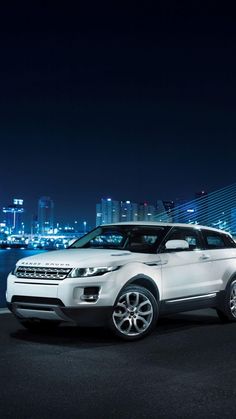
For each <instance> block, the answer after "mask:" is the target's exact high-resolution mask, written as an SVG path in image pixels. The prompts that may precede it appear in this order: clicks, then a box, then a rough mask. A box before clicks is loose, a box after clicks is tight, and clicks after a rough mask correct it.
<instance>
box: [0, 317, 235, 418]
mask: <svg viewBox="0 0 236 419" xmlns="http://www.w3.org/2000/svg"><path fill="white" fill-rule="evenodd" d="M235 337H236V324H227V325H222V324H221V323H220V322H219V321H218V318H217V317H216V316H215V314H214V311H210V310H204V311H201V312H192V313H187V314H185V313H184V314H179V315H176V316H172V317H169V318H165V319H162V320H161V321H160V323H159V326H158V327H157V329H156V330H155V331H154V333H153V334H152V335H151V336H150V337H148V338H146V339H144V340H142V341H139V342H136V343H124V342H122V341H119V340H118V339H116V338H114V337H113V336H112V335H110V333H109V332H107V331H105V330H101V329H77V328H75V327H73V326H72V327H71V326H61V327H60V328H59V329H58V330H57V331H56V332H54V333H53V334H42V333H41V334H32V333H30V332H28V331H27V330H24V329H23V328H22V326H20V325H19V324H18V322H17V320H16V319H14V317H13V316H12V315H11V314H1V315H0V417H1V418H3V419H5V418H19V419H21V418H24V419H28V418H29V419H32V418H41V419H44V418H61V417H62V418H80V419H82V418H106V419H115V418H119V419H123V418H127V419H132V418H135V419H139V418H189V417H191V418H195V417H196V418H209V417H217V418H218V417H219V418H220V417H221V416H222V417H224V418H225V417H231V418H232V417H236V403H235V396H236V339H235Z"/></svg>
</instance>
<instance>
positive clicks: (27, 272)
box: [15, 266, 71, 281]
mask: <svg viewBox="0 0 236 419" xmlns="http://www.w3.org/2000/svg"><path fill="white" fill-rule="evenodd" d="M70 271H71V268H44V267H39V266H34V267H32V266H18V268H17V269H16V272H15V275H16V277H17V278H31V279H53V280H59V281H61V280H62V279H65V278H66V277H67V276H68V274H69V273H70Z"/></svg>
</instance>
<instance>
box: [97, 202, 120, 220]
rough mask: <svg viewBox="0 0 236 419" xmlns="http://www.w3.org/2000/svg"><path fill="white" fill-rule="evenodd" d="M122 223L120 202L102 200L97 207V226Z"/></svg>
mask: <svg viewBox="0 0 236 419" xmlns="http://www.w3.org/2000/svg"><path fill="white" fill-rule="evenodd" d="M119 221H120V202H119V201H113V200H112V199H111V198H106V199H104V198H103V199H101V203H99V204H97V205H96V225H100V224H109V223H118V222H119Z"/></svg>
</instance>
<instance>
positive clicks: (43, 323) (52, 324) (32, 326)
mask: <svg viewBox="0 0 236 419" xmlns="http://www.w3.org/2000/svg"><path fill="white" fill-rule="evenodd" d="M20 323H21V324H22V326H24V327H25V328H26V329H28V330H30V331H31V332H43V331H50V330H54V329H56V327H57V326H59V324H60V322H59V321H50V320H40V319H27V320H20Z"/></svg>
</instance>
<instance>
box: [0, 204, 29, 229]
mask: <svg viewBox="0 0 236 419" xmlns="http://www.w3.org/2000/svg"><path fill="white" fill-rule="evenodd" d="M23 204H24V201H23V199H17V198H14V199H13V204H12V205H8V206H7V207H4V208H3V213H4V215H5V224H6V231H7V232H8V233H9V234H12V233H14V234H23V233H24V223H23V214H24V212H25V210H24V207H23Z"/></svg>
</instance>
